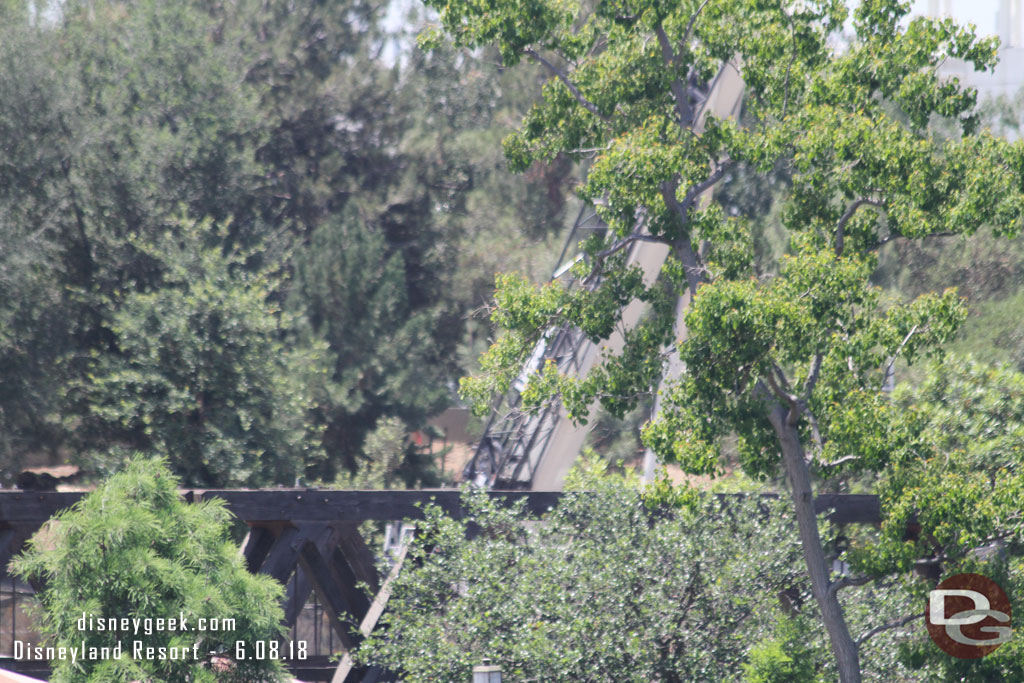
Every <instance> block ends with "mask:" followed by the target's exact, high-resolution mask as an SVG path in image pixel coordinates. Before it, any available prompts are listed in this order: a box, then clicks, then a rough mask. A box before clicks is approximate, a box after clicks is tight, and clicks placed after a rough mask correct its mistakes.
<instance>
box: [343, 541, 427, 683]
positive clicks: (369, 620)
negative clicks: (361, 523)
mask: <svg viewBox="0 0 1024 683" xmlns="http://www.w3.org/2000/svg"><path fill="white" fill-rule="evenodd" d="M410 542H411V541H406V542H405V543H403V544H402V549H401V550H400V551H399V552H398V557H397V558H395V565H394V566H393V567H392V568H391V572H390V573H388V578H387V579H385V580H384V583H383V585H382V586H381V587H380V590H379V591H377V595H376V597H374V599H373V602H372V603H371V604H370V609H369V610H367V612H366V616H365V617H363V621H362V623H360V624H359V633H360V635H362V637H363V638H366V637H368V636H369V635H370V634H371V633H372V632H373V629H375V628H376V627H377V622H378V621H380V618H381V616H382V615H383V614H384V609H385V608H386V607H387V605H388V599H389V598H390V597H391V584H392V583H393V582H394V580H395V579H396V578H398V573H399V572H400V571H402V565H403V564H405V557H406V555H407V554H408V553H409V545H410ZM380 673H381V671H380V669H379V668H377V667H370V668H369V669H367V670H366V671H364V672H362V675H363V678H361V679H357V678H354V676H358V675H359V672H357V671H356V669H355V662H354V661H353V659H352V655H351V654H349V653H348V652H346V653H345V656H344V657H342V658H341V663H339V664H338V668H337V669H336V670H335V672H334V676H333V677H332V678H331V683H355V681H356V680H361V681H367V682H369V681H376V680H377V677H379V676H380Z"/></svg>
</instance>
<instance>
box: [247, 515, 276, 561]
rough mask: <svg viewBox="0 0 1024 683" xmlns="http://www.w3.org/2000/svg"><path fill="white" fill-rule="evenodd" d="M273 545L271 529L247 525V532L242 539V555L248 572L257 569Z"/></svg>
mask: <svg viewBox="0 0 1024 683" xmlns="http://www.w3.org/2000/svg"><path fill="white" fill-rule="evenodd" d="M273 545H274V532H273V531H271V530H270V529H269V528H267V527H265V526H251V527H249V533H248V534H246V536H245V540H244V541H242V557H244V558H245V566H246V568H247V569H248V570H249V571H250V572H256V571H258V570H259V568H260V565H262V564H263V561H264V560H265V559H267V553H269V552H270V548H271V547H272V546H273Z"/></svg>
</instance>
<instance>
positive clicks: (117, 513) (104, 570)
mask: <svg viewBox="0 0 1024 683" xmlns="http://www.w3.org/2000/svg"><path fill="white" fill-rule="evenodd" d="M178 486H179V482H178V481H177V480H176V479H175V477H174V476H173V475H172V474H171V473H170V471H169V470H168V468H167V465H166V463H165V462H164V461H162V460H160V459H143V458H139V459H136V460H133V461H132V462H130V464H129V465H128V466H127V467H126V468H125V469H124V471H122V472H120V473H118V474H116V475H114V476H113V477H111V478H110V479H108V480H107V481H106V482H105V483H104V484H103V485H102V486H100V487H99V488H98V489H96V491H94V492H92V493H90V494H89V495H88V496H86V497H85V498H84V499H83V500H82V501H81V502H79V503H77V504H76V505H75V506H74V507H72V508H70V509H68V510H66V511H64V512H62V513H60V514H58V515H57V517H55V518H54V519H53V520H52V521H51V522H50V523H49V524H48V525H47V526H46V527H44V528H43V529H42V530H41V531H39V532H38V533H37V534H36V535H35V536H34V537H33V538H32V540H31V541H30V543H29V547H28V550H27V551H26V552H25V553H24V554H23V555H22V556H20V557H18V558H17V559H16V560H15V561H14V564H13V569H14V571H15V573H16V574H18V575H19V576H21V577H22V578H25V579H35V580H41V581H44V582H45V586H46V588H45V590H43V592H42V593H40V594H39V596H38V597H39V602H40V613H41V625H42V631H43V633H44V634H45V635H46V636H47V637H48V638H49V641H48V642H47V645H50V646H53V647H65V648H83V647H84V648H87V649H88V648H104V647H106V648H111V649H110V650H108V652H110V653H111V654H110V655H108V656H107V658H96V659H88V658H87V657H86V656H84V655H83V654H82V653H80V654H79V658H78V661H77V662H72V661H71V660H70V659H69V658H68V659H63V660H61V659H57V660H54V661H51V666H52V667H53V674H52V678H51V679H50V680H52V681H55V682H57V683H73V682H78V683H85V682H87V681H96V682H99V681H103V682H104V683H106V682H109V681H120V682H123V683H128V682H129V681H164V682H166V683H185V682H186V681H192V682H196V683H198V682H209V683H212V682H213V681H225V682H235V683H261V682H264V681H266V682H268V683H269V682H271V681H284V680H286V677H285V674H284V670H283V667H282V665H281V663H280V661H277V660H275V659H269V658H265V659H262V660H257V659H255V658H252V659H249V660H244V661H237V662H235V663H234V664H233V665H231V666H217V665H216V662H215V659H216V658H218V657H221V658H225V657H226V658H233V654H234V648H235V644H236V642H237V641H245V642H246V643H250V644H252V643H255V642H256V641H264V642H265V641H268V640H271V639H276V638H279V637H281V635H282V633H281V625H280V624H281V621H282V620H283V618H284V614H283V611H282V609H281V607H280V601H281V600H282V599H283V591H282V589H281V586H280V585H278V584H277V583H276V582H275V581H274V580H273V579H271V578H270V577H266V576H257V575H253V574H250V573H249V571H248V569H246V567H245V563H244V561H243V560H242V557H241V555H240V554H239V552H238V547H237V546H236V545H235V544H234V543H232V541H231V539H230V537H229V526H230V513H228V512H227V510H226V509H225V508H224V505H223V504H222V503H220V502H209V501H208V502H203V503H199V504H189V503H186V502H185V501H183V500H181V498H180V496H179V494H178ZM82 617H85V618H86V620H88V619H90V618H92V619H94V621H93V622H91V623H92V624H96V623H98V622H97V621H96V620H101V619H102V620H109V619H118V620H120V619H123V618H129V619H132V618H137V619H149V620H151V621H149V622H148V624H149V627H148V628H140V630H139V632H138V633H136V632H135V630H134V626H132V627H129V628H128V629H124V630H122V629H121V627H120V626H118V630H113V631H112V630H108V629H105V628H99V627H93V626H90V622H89V621H86V622H85V623H84V626H85V628H84V629H83V628H80V626H81V624H80V623H79V619H81V618H82ZM157 619H162V620H169V619H174V620H175V625H174V627H170V626H165V627H164V628H156V627H155V626H154V624H156V623H157V622H156V620H157ZM182 619H183V620H184V621H182ZM229 619H230V620H234V621H233V622H231V623H230V624H227V622H225V620H229ZM200 620H206V621H204V622H203V623H202V624H201V623H200ZM104 623H106V622H104ZM118 623H119V622H118ZM164 623H165V624H168V623H169V622H166V621H165V622H164ZM214 624H216V625H217V626H218V628H212V627H213V625H214ZM225 624H227V627H226V628H225V627H223V626H221V625H225ZM115 625H116V624H115ZM204 625H205V626H206V627H207V628H206V629H205V630H204V629H202V628H201V627H202V626H204ZM146 630H148V631H150V632H149V633H146V632H145V631H146ZM135 641H140V643H141V646H140V647H141V648H165V650H164V654H163V656H160V654H159V653H160V650H158V649H154V650H152V651H150V655H148V656H147V655H146V651H145V650H144V649H137V648H136V644H135ZM119 643H120V646H121V652H122V656H120V657H117V656H114V655H113V654H112V653H113V652H115V650H114V649H113V648H115V647H117V646H118V644H119ZM250 646H251V645H250ZM167 648H179V650H177V652H179V653H180V652H182V651H184V652H185V656H174V657H172V656H171V655H170V654H169V652H170V650H169V649H167ZM193 648H194V649H193ZM136 655H140V656H136ZM83 660H84V661H83Z"/></svg>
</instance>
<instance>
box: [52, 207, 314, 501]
mask: <svg viewBox="0 0 1024 683" xmlns="http://www.w3.org/2000/svg"><path fill="white" fill-rule="evenodd" d="M208 232H209V226H208V225H205V224H199V225H193V226H183V227H182V228H181V230H180V231H179V232H178V234H176V235H173V236H165V237H163V238H160V239H157V240H153V241H150V242H143V241H141V240H139V239H137V240H133V245H134V248H136V249H137V250H138V251H139V252H141V253H144V254H146V256H147V257H148V258H149V259H150V260H151V262H152V263H153V264H154V265H157V266H158V267H159V269H160V272H161V273H162V276H161V286H160V287H159V288H157V289H155V290H152V291H141V292H140V291H129V292H126V293H125V294H124V295H123V297H120V298H118V299H117V300H114V301H110V302H106V305H105V308H107V309H109V310H112V311H113V313H112V315H111V317H110V320H109V330H110V332H111V334H112V335H113V337H114V344H115V345H116V351H114V352H111V353H97V354H94V355H93V356H92V357H91V358H90V359H89V360H88V365H87V367H86V372H85V376H84V377H83V378H82V379H81V380H78V381H72V382H70V383H69V384H68V385H66V386H65V391H66V393H67V396H66V402H67V404H68V405H69V406H71V407H72V410H71V411H70V412H71V413H72V414H73V415H74V417H73V418H72V419H74V420H75V422H76V424H75V425H73V431H74V437H73V438H74V441H73V443H74V444H75V446H76V451H77V452H78V455H77V456H76V457H75V459H76V460H77V461H78V462H80V463H81V464H83V465H85V466H87V467H88V468H90V469H92V470H94V471H98V472H103V473H111V472H115V471H117V470H118V469H120V467H121V466H122V465H123V463H124V461H125V460H127V459H128V457H129V456H130V455H131V454H132V453H134V452H146V453H154V452H156V453H165V454H167V457H168V458H169V460H170V463H171V467H172V468H173V471H174V474H175V476H177V477H179V478H180V479H181V480H182V481H183V482H184V483H185V485H187V486H215V487H223V486H248V487H259V486H269V485H272V484H293V483H294V482H295V480H296V479H297V478H298V477H301V476H305V475H306V474H307V471H315V470H316V468H317V467H318V466H319V465H321V464H322V462H323V460H324V454H323V448H322V444H321V441H320V437H321V434H320V431H321V427H320V426H318V423H317V420H316V419H315V414H314V410H315V408H316V407H317V406H318V405H320V404H321V403H323V402H324V400H325V394H326V386H327V380H328V375H327V365H328V359H327V349H326V345H325V344H323V343H319V342H316V341H310V340H309V339H308V337H306V336H305V335H303V334H302V328H301V327H300V326H299V325H298V324H297V321H296V319H295V316H293V315H290V314H288V313H286V312H282V311H280V310H279V309H278V307H277V306H276V305H275V304H274V302H273V296H274V294H275V292H276V291H278V290H279V289H280V285H279V284H278V283H277V282H276V280H278V279H279V277H280V275H279V274H275V273H274V272H273V271H271V270H270V269H269V267H268V268H266V269H264V270H262V271H258V272H251V271H249V270H247V269H246V268H245V257H244V255H239V254H236V253H229V254H227V255H225V254H224V253H223V252H222V251H221V248H220V247H219V246H214V247H208V248H199V249H197V248H196V245H197V243H201V242H202V240H203V237H204V234H205V233H208Z"/></svg>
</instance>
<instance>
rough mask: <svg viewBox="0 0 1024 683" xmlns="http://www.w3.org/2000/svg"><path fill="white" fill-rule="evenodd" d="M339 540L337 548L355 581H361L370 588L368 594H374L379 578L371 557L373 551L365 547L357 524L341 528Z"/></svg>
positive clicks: (378, 585) (377, 588)
mask: <svg viewBox="0 0 1024 683" xmlns="http://www.w3.org/2000/svg"><path fill="white" fill-rule="evenodd" d="M341 530H342V533H341V538H340V539H339V541H338V548H339V549H340V550H341V554H342V555H344V557H345V560H346V561H347V562H348V565H349V567H351V569H352V574H353V575H354V576H355V578H356V581H357V582H359V581H362V582H363V583H365V584H366V585H367V586H369V587H370V592H372V593H376V592H377V591H379V590H380V577H379V576H378V575H377V563H376V561H375V560H374V557H373V551H371V550H370V549H369V548H368V547H367V546H366V541H364V540H363V536H362V534H360V533H359V525H358V524H345V525H343V526H342V527H341Z"/></svg>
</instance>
